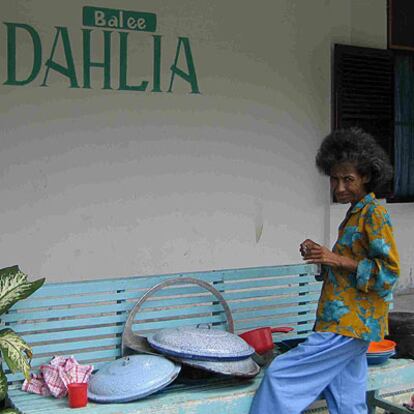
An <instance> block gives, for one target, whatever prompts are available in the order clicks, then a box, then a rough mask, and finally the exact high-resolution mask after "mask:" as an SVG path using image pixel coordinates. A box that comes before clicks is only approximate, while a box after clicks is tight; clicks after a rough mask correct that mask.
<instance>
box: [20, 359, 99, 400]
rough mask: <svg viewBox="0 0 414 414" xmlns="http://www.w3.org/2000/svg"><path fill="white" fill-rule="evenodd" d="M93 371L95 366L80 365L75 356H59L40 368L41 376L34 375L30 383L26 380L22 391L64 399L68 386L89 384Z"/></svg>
mask: <svg viewBox="0 0 414 414" xmlns="http://www.w3.org/2000/svg"><path fill="white" fill-rule="evenodd" d="M92 371H93V365H80V364H79V363H78V362H77V361H76V359H75V358H74V357H73V356H71V357H64V356H57V357H54V358H53V359H52V360H51V361H50V363H49V364H47V365H41V366H40V374H32V376H31V378H30V380H29V381H27V380H25V381H24V382H23V386H22V390H23V391H27V392H32V393H35V394H40V395H53V396H54V397H56V398H62V397H65V396H66V394H67V392H68V388H67V387H68V384H71V383H73V382H77V383H79V382H88V380H89V377H90V376H91V374H92Z"/></svg>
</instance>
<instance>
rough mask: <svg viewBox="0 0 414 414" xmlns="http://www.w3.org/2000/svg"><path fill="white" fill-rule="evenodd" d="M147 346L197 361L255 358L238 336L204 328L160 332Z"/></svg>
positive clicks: (173, 329) (151, 337)
mask: <svg viewBox="0 0 414 414" xmlns="http://www.w3.org/2000/svg"><path fill="white" fill-rule="evenodd" d="M148 342H149V343H150V345H151V346H152V347H153V348H154V349H156V350H157V351H159V352H161V353H163V354H166V355H171V356H176V357H183V358H190V359H198V360H207V361H218V360H219V361H236V360H240V359H245V358H248V357H249V356H251V355H252V354H254V349H253V348H252V347H251V346H250V345H249V344H248V343H247V342H245V341H244V340H243V339H241V338H240V337H239V336H237V335H235V334H232V333H230V332H227V331H222V330H219V329H209V328H204V327H197V328H194V327H185V326H184V327H178V328H170V329H160V330H159V331H157V332H156V333H155V334H154V335H152V336H149V337H148Z"/></svg>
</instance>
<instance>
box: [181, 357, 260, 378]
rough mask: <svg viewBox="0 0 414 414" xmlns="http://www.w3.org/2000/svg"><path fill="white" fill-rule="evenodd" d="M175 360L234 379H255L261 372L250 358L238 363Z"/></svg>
mask: <svg viewBox="0 0 414 414" xmlns="http://www.w3.org/2000/svg"><path fill="white" fill-rule="evenodd" d="M175 358H177V357H174V359H175ZM175 360H177V361H179V362H181V363H183V364H185V365H189V366H190V367H194V368H199V369H202V370H205V371H209V372H214V373H216V374H221V375H230V376H233V377H242V378H253V377H255V376H256V375H257V374H258V373H259V372H260V367H259V365H257V364H256V362H254V360H253V358H250V357H249V358H246V359H241V360H238V361H200V360H197V359H186V358H178V359H175Z"/></svg>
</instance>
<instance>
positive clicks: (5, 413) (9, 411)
mask: <svg viewBox="0 0 414 414" xmlns="http://www.w3.org/2000/svg"><path fill="white" fill-rule="evenodd" d="M0 414H20V411H17V410H15V409H14V408H6V409H4V410H1V411H0Z"/></svg>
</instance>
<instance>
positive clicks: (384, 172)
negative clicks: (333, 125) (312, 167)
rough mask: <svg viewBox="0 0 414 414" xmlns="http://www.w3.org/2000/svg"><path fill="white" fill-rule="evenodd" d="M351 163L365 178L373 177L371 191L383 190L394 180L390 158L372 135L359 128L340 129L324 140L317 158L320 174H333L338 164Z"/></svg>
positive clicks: (366, 186) (369, 184)
mask: <svg viewBox="0 0 414 414" xmlns="http://www.w3.org/2000/svg"><path fill="white" fill-rule="evenodd" d="M343 162H350V163H352V164H353V165H354V166H355V168H356V170H357V171H358V173H359V174H360V175H361V176H366V177H368V178H369V182H368V183H367V184H366V185H365V188H366V190H367V191H368V192H371V191H379V190H381V188H382V187H383V186H385V185H386V184H387V183H389V182H390V181H391V179H392V177H393V168H392V166H391V163H390V160H389V158H388V155H387V154H386V152H385V151H384V150H383V148H382V147H381V146H380V145H379V144H378V143H377V141H376V140H375V139H374V138H373V137H372V135H370V134H368V133H366V132H365V131H363V130H362V129H359V128H349V129H338V130H336V131H333V132H332V133H331V134H329V135H328V136H327V137H325V138H324V140H323V141H322V144H321V146H320V147H319V150H318V153H317V155H316V166H317V168H318V169H319V171H320V172H322V173H323V174H325V175H330V174H331V170H332V168H333V166H334V165H337V164H340V163H343Z"/></svg>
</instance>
